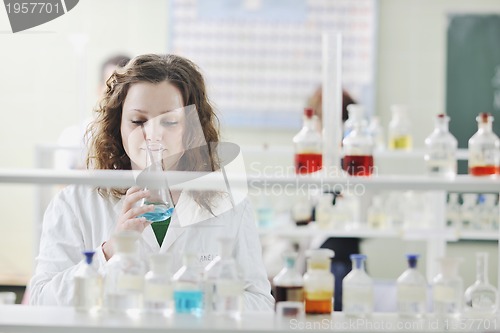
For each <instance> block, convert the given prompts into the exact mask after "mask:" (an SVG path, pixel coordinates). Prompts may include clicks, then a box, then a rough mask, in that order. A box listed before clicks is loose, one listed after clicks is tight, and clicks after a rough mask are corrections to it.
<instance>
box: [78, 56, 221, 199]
mask: <svg viewBox="0 0 500 333" xmlns="http://www.w3.org/2000/svg"><path fill="white" fill-rule="evenodd" d="M164 81H168V82H169V83H171V84H173V85H174V86H175V87H177V89H179V91H180V93H181V95H182V98H183V101H184V106H190V105H193V106H194V107H187V108H185V112H186V133H185V134H184V137H183V143H184V147H185V149H186V150H185V152H184V154H183V155H182V157H181V159H180V161H179V163H178V169H179V168H180V169H181V170H183V171H213V170H218V169H219V161H218V159H217V155H216V153H215V152H214V150H215V149H211V145H210V144H211V143H214V144H215V146H216V143H217V142H219V122H218V119H217V116H216V115H215V111H214V109H213V107H212V106H211V104H210V102H209V99H208V96H207V93H206V88H205V80H204V79H203V76H202V74H201V73H200V71H199V69H198V67H197V66H196V65H195V64H194V63H193V62H191V61H190V60H188V59H186V58H183V57H180V56H176V55H171V54H167V55H156V54H145V55H141V56H137V57H135V58H133V59H132V60H131V61H130V62H129V63H128V64H127V65H126V66H125V67H123V68H121V69H117V70H116V71H115V72H114V73H113V74H112V75H111V77H110V78H109V79H108V80H107V82H106V86H107V88H106V92H105V93H104V96H103V97H102V100H101V102H100V105H99V107H98V109H97V110H96V113H97V117H96V120H95V121H94V122H93V124H92V126H90V127H89V133H88V135H89V138H90V147H89V155H88V157H87V166H88V167H89V168H94V169H112V170H130V169H131V162H130V158H129V156H127V154H126V153H125V148H124V147H123V142H122V137H121V132H120V125H121V119H122V108H123V103H124V101H125V98H126V96H127V93H128V89H129V88H130V86H131V85H133V84H135V83H138V82H149V83H154V84H156V83H161V82H164ZM198 119H199V122H200V123H201V127H202V130H203V135H204V138H200V137H197V136H196V135H195V134H194V133H191V132H190V131H189V129H190V128H195V126H190V125H189V124H190V122H192V121H196V122H198ZM203 140H204V141H203ZM204 142H206V143H207V145H204ZM200 146H202V148H196V147H200ZM99 192H100V193H101V194H103V195H112V196H114V197H117V198H119V197H121V196H122V195H124V194H125V190H124V189H102V188H99ZM191 193H192V194H193V197H194V198H195V200H196V201H197V202H198V203H199V204H201V205H203V206H204V207H206V208H209V206H210V205H209V200H207V195H203V194H202V193H199V192H191ZM207 193H208V196H209V197H211V196H212V194H213V193H210V192H207Z"/></svg>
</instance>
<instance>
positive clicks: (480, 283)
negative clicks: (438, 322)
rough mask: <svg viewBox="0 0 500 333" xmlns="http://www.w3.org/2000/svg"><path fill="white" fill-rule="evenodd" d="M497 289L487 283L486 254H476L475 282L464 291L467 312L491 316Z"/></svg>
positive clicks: (493, 310) (495, 306) (495, 304)
mask: <svg viewBox="0 0 500 333" xmlns="http://www.w3.org/2000/svg"><path fill="white" fill-rule="evenodd" d="M497 296H498V293H497V289H496V288H495V287H493V286H492V285H491V284H490V283H489V282H488V253H487V252H478V253H476V281H475V282H474V283H473V284H472V285H471V286H470V287H469V288H467V290H465V295H464V298H465V306H466V308H465V309H466V310H467V311H472V312H475V313H483V314H486V313H488V314H492V313H494V312H495V311H496V310H497Z"/></svg>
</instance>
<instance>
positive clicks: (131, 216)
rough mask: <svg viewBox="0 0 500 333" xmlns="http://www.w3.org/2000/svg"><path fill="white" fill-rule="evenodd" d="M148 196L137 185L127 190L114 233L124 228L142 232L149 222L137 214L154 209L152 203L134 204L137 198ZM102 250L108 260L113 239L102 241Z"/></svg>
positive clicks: (147, 193) (111, 254)
mask: <svg viewBox="0 0 500 333" xmlns="http://www.w3.org/2000/svg"><path fill="white" fill-rule="evenodd" d="M148 196H149V191H147V190H142V189H141V188H139V187H137V186H134V187H131V188H129V189H128V190H127V193H126V194H125V199H124V201H123V206H122V211H121V214H120V217H118V221H117V223H116V227H115V231H114V232H115V233H118V232H121V231H125V230H134V231H137V232H139V233H142V232H143V231H144V229H145V228H146V227H147V226H148V225H150V224H151V222H149V221H148V220H146V218H145V217H138V216H139V215H142V214H144V213H147V212H152V211H153V210H154V205H144V206H136V203H137V202H138V201H139V200H142V199H144V198H147V197H148ZM102 250H103V252H104V256H105V257H106V260H109V259H110V258H111V257H112V256H113V254H114V249H113V241H112V240H109V241H107V242H104V243H103V245H102Z"/></svg>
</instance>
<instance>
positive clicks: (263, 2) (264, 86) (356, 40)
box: [169, 0, 377, 128]
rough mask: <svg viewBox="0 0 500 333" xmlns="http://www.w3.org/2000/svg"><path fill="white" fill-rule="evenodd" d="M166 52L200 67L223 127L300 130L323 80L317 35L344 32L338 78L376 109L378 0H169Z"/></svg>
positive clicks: (368, 106)
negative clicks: (307, 102) (314, 93)
mask: <svg viewBox="0 0 500 333" xmlns="http://www.w3.org/2000/svg"><path fill="white" fill-rule="evenodd" d="M169 12H170V15H171V17H170V38H169V48H170V49H169V52H172V53H176V54H179V55H183V56H185V57H187V58H189V59H191V60H193V61H194V62H195V63H196V64H198V65H199V66H200V68H201V70H202V72H203V73H204V75H205V78H206V79H207V86H208V92H209V96H210V98H211V100H212V102H213V103H214V105H215V106H216V108H217V110H218V113H219V115H220V119H221V121H222V123H223V124H226V125H230V126H236V127H272V128H298V127H300V124H301V122H302V118H301V115H302V110H303V107H304V106H305V104H306V101H307V99H308V98H309V97H310V96H311V95H312V94H313V92H314V91H315V90H316V89H317V88H318V87H320V85H321V80H322V76H321V64H322V37H321V35H322V33H323V32H327V33H337V32H341V33H342V43H343V50H342V71H343V73H342V82H343V87H344V89H346V90H347V91H348V92H349V93H350V94H351V95H352V96H353V97H354V98H355V99H356V100H357V101H358V102H359V103H362V104H364V105H365V106H366V108H367V110H368V113H370V112H372V109H373V103H374V101H373V96H374V64H375V41H376V19H377V15H376V14H377V0H172V1H171V2H170V9H169Z"/></svg>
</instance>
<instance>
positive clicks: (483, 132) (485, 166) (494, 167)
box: [468, 112, 500, 176]
mask: <svg viewBox="0 0 500 333" xmlns="http://www.w3.org/2000/svg"><path fill="white" fill-rule="evenodd" d="M476 121H477V127H478V129H477V132H476V133H475V134H474V135H473V136H472V137H471V138H470V139H469V147H468V148H469V174H471V175H473V176H487V175H494V174H499V173H500V140H499V139H498V136H497V135H496V134H495V133H494V132H493V130H492V126H493V116H492V115H491V114H489V113H486V112H481V113H480V114H479V115H478V116H477V117H476Z"/></svg>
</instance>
